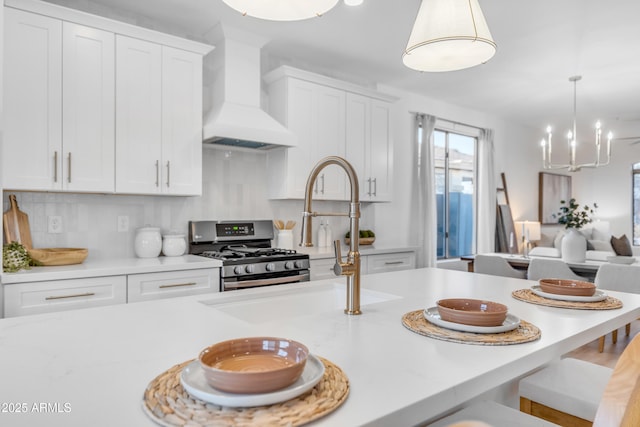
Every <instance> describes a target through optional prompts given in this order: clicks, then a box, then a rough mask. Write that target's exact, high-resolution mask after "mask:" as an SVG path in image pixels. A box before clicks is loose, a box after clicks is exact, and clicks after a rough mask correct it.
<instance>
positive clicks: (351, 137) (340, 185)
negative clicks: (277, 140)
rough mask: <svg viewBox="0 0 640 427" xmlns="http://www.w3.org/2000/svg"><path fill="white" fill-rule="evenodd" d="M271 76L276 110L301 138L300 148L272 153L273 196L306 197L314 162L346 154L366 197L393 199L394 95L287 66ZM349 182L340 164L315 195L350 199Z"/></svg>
mask: <svg viewBox="0 0 640 427" xmlns="http://www.w3.org/2000/svg"><path fill="white" fill-rule="evenodd" d="M265 80H266V81H267V83H268V92H269V102H270V113H271V114H272V115H273V116H274V117H275V118H276V119H278V120H279V121H280V122H281V123H282V124H284V125H285V126H287V127H288V128H289V130H290V131H292V132H293V133H294V134H295V135H296V137H297V140H298V145H297V146H296V147H293V148H288V149H274V150H270V151H269V152H268V154H267V159H268V171H269V190H270V197H271V198H274V199H287V198H289V199H301V198H303V197H304V191H305V186H306V182H307V178H308V176H309V173H310V172H311V169H312V168H313V166H315V164H316V163H317V162H318V161H319V160H321V159H322V158H324V157H326V156H340V157H345V158H346V159H347V160H348V161H349V162H350V163H351V164H352V165H353V166H354V168H355V169H356V173H357V175H358V181H359V184H360V199H361V200H363V201H388V200H389V199H390V194H389V193H390V188H391V174H392V166H393V145H392V140H391V134H390V129H389V123H390V113H391V102H390V101H391V99H392V98H391V97H388V96H386V95H382V94H377V92H373V91H369V90H367V89H364V88H359V87H357V86H355V85H352V84H349V83H344V82H340V81H338V80H335V79H331V78H328V77H324V76H319V75H317V74H313V73H309V72H307V71H302V70H297V69H294V68H291V67H287V66H284V67H280V68H278V69H276V70H274V71H272V72H270V73H269V74H267V75H266V76H265ZM358 91H359V92H358ZM347 184H348V180H347V176H346V174H345V172H344V171H343V170H342V169H341V168H340V167H338V166H335V165H331V166H328V167H326V168H325V169H323V170H322V171H321V172H320V174H319V175H318V178H317V180H316V183H315V185H314V187H313V195H312V196H313V198H314V199H325V200H349V198H350V193H349V188H348V185H347Z"/></svg>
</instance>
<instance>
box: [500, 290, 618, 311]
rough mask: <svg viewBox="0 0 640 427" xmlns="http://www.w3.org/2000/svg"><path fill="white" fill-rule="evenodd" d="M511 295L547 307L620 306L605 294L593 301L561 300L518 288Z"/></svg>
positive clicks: (603, 307) (589, 307)
mask: <svg viewBox="0 0 640 427" xmlns="http://www.w3.org/2000/svg"><path fill="white" fill-rule="evenodd" d="M511 296H513V297H514V298H515V299H519V300H520V301H525V302H530V303H532V304H539V305H546V306H548V307H560V308H575V309H578V310H612V309H615V308H622V301H620V300H619V299H617V298H614V297H610V296H607V299H605V300H602V301H593V302H576V301H561V300H555V299H550V298H545V297H541V296H539V295H536V294H534V293H533V291H532V290H531V289H518V290H517V291H513V292H512V293H511Z"/></svg>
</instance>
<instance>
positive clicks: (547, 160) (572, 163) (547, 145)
mask: <svg viewBox="0 0 640 427" xmlns="http://www.w3.org/2000/svg"><path fill="white" fill-rule="evenodd" d="M581 79H582V76H573V77H569V81H570V82H573V130H570V131H569V132H568V133H567V146H568V149H569V163H567V164H555V163H553V162H552V161H551V151H552V150H551V136H552V133H551V130H552V129H551V126H547V138H546V139H543V140H542V142H541V143H540V145H541V146H542V165H543V167H544V168H545V169H567V170H568V171H569V172H577V171H579V170H580V169H582V168H597V167H598V166H606V165H608V164H609V160H611V139H612V138H613V134H612V133H611V132H609V133H608V134H607V149H606V152H607V156H606V159H605V160H604V161H601V160H600V148H601V147H600V145H601V144H600V138H601V135H602V125H601V124H600V121H597V122H596V141H595V143H596V160H595V161H594V162H593V163H583V164H576V147H577V145H578V143H577V141H578V135H577V132H576V86H577V83H578V81H580V80H581Z"/></svg>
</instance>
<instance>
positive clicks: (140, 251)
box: [133, 227, 162, 258]
mask: <svg viewBox="0 0 640 427" xmlns="http://www.w3.org/2000/svg"><path fill="white" fill-rule="evenodd" d="M133 247H134V250H135V253H136V256H138V257H139V258H155V257H157V256H158V255H160V251H161V250H162V235H161V234H160V228H159V227H142V228H138V229H137V230H136V238H135V241H134V246H133Z"/></svg>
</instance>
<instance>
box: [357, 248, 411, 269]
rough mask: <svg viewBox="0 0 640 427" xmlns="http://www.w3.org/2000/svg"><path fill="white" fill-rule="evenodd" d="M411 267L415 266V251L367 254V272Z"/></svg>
mask: <svg viewBox="0 0 640 427" xmlns="http://www.w3.org/2000/svg"><path fill="white" fill-rule="evenodd" d="M413 268H416V253H415V252H413V251H410V252H395V253H388V254H375V255H367V274H375V273H384V272H387V271H399V270H410V269H413Z"/></svg>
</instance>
